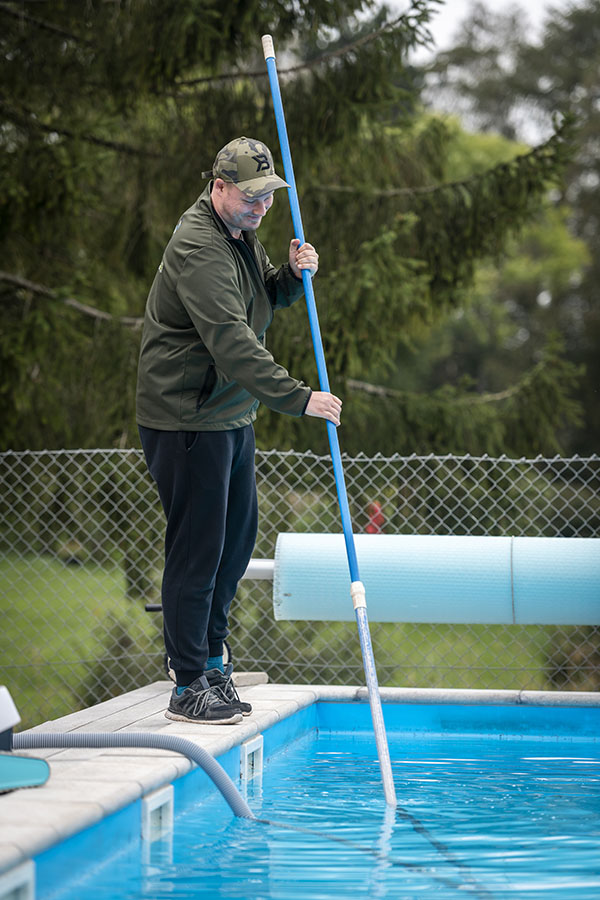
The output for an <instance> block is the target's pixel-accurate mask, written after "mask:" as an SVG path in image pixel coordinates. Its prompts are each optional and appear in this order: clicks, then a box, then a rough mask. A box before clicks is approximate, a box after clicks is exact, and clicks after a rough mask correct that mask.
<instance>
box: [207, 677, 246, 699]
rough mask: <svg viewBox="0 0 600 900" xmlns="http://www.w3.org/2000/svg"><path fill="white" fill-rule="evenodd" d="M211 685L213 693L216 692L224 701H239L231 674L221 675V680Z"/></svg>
mask: <svg viewBox="0 0 600 900" xmlns="http://www.w3.org/2000/svg"><path fill="white" fill-rule="evenodd" d="M211 687H212V689H213V691H214V692H215V694H218V695H219V696H220V697H222V698H223V700H224V701H225V703H231V702H232V701H235V702H237V703H239V702H240V698H239V694H238V692H237V690H236V687H235V685H234V683H233V678H232V677H231V676H227V675H223V678H222V680H221V681H219V682H217V683H216V684H213V685H211Z"/></svg>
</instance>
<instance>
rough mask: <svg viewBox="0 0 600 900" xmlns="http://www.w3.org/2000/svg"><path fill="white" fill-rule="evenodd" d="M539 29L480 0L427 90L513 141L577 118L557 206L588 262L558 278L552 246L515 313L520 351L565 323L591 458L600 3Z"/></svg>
mask: <svg viewBox="0 0 600 900" xmlns="http://www.w3.org/2000/svg"><path fill="white" fill-rule="evenodd" d="M530 33H531V32H530V29H528V28H527V20H526V10H523V11H521V12H520V13H519V11H518V10H513V11H512V12H511V13H510V14H509V15H506V14H501V13H495V12H494V11H493V10H492V9H490V8H488V7H486V6H485V5H484V4H482V3H477V4H474V5H473V8H472V11H471V14H470V16H469V17H468V18H467V20H466V21H465V22H464V23H463V24H462V26H461V28H460V29H459V31H458V33H457V35H456V38H455V40H454V42H453V46H452V47H451V48H450V49H449V50H448V51H445V52H443V53H440V54H438V55H437V57H436V58H435V60H434V63H433V64H432V66H431V67H430V72H429V75H428V83H429V87H428V90H427V93H428V96H429V97H430V99H431V102H432V103H433V104H434V106H436V108H438V109H441V108H443V109H452V110H459V111H460V112H461V115H462V116H463V117H464V120H465V121H467V122H468V123H470V125H471V126H474V127H476V128H478V129H480V130H481V129H483V130H485V131H495V132H498V133H500V134H504V135H507V136H510V137H512V138H514V137H520V138H523V136H526V135H530V134H531V133H532V132H534V133H536V134H542V135H543V134H549V133H550V132H551V130H552V120H553V117H554V116H555V115H556V114H557V113H559V112H561V111H564V110H566V109H569V110H571V111H572V112H573V114H574V115H575V116H576V118H577V152H576V153H575V154H574V155H573V157H572V159H571V160H570V162H569V164H568V166H567V168H566V170H565V176H564V182H563V185H562V187H560V190H559V192H557V193H556V194H555V206H556V214H557V215H559V216H561V217H563V218H566V219H567V221H568V224H569V228H570V230H571V231H572V233H573V234H574V236H575V237H576V238H577V239H579V241H580V242H583V243H584V244H585V245H586V246H587V261H586V262H587V264H586V266H585V267H584V268H582V269H581V270H580V271H579V272H574V273H573V274H572V277H570V278H569V279H568V280H567V281H561V280H560V279H559V280H558V281H557V280H556V279H555V278H554V277H553V275H554V274H555V272H554V271H553V259H555V258H556V247H552V246H550V245H549V246H548V247H547V250H548V253H547V258H546V262H545V270H544V271H543V272H542V271H540V272H539V278H538V291H537V293H536V294H533V296H532V294H531V292H529V293H528V292H522V293H521V294H520V295H519V296H516V297H514V300H515V302H514V305H513V310H512V319H513V321H514V322H515V324H518V325H519V326H520V327H525V328H526V330H527V331H528V332H529V338H528V340H527V341H525V342H524V344H523V346H522V348H521V354H523V353H525V352H526V351H527V350H529V353H530V355H533V354H534V353H535V352H536V350H537V343H536V336H537V335H539V331H540V328H542V327H545V328H546V330H549V329H556V330H558V331H559V332H560V334H561V335H562V338H563V343H564V347H565V358H566V359H567V360H568V361H569V362H571V363H573V364H574V365H577V366H578V367H580V369H581V368H583V371H584V376H583V377H581V378H580V379H579V383H578V385H577V386H576V390H575V393H574V395H573V399H574V400H576V401H577V403H578V404H579V406H580V409H581V415H580V417H579V427H578V428H571V429H570V430H569V432H568V433H567V434H566V436H565V440H564V441H563V444H562V446H563V449H564V450H565V451H566V452H577V453H580V454H583V455H585V454H589V453H596V452H598V447H599V446H600V403H599V402H598V384H599V382H600V354H599V353H598V346H599V344H600V303H599V299H600V296H599V291H598V284H599V283H600V213H599V210H600V204H599V203H598V185H599V184H600V160H599V157H598V153H597V135H598V130H599V128H600V110H599V108H598V103H597V98H598V91H599V89H600V50H599V48H600V4H599V3H598V0H581V2H578V3H577V4H572V5H570V6H569V7H568V8H567V9H566V10H564V11H563V10H558V9H552V8H551V9H550V11H549V13H548V17H547V19H546V21H545V25H544V29H543V32H542V34H541V37H540V39H539V41H533V40H532V39H531V38H530ZM537 299H539V301H540V302H541V304H542V309H541V310H540V309H539V307H538V306H537V305H536V300H537ZM542 320H543V321H542ZM544 323H545V324H544Z"/></svg>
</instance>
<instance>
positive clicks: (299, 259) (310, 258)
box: [290, 238, 319, 278]
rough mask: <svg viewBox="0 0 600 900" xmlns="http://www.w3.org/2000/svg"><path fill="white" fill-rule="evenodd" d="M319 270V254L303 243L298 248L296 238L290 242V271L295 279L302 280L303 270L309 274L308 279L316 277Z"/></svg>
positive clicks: (310, 245)
mask: <svg viewBox="0 0 600 900" xmlns="http://www.w3.org/2000/svg"><path fill="white" fill-rule="evenodd" d="M318 268H319V254H318V253H317V251H316V250H315V248H314V247H313V245H312V244H307V243H304V244H302V246H300V241H299V240H298V238H294V239H293V240H292V241H290V269H291V270H292V272H293V273H294V275H295V276H296V278H302V272H303V270H305V269H307V270H308V271H309V272H310V277H311V278H312V277H313V275H316V273H317V271H318Z"/></svg>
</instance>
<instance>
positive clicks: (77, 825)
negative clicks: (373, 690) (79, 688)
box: [0, 673, 600, 874]
mask: <svg viewBox="0 0 600 900" xmlns="http://www.w3.org/2000/svg"><path fill="white" fill-rule="evenodd" d="M236 682H237V685H238V691H239V693H240V696H241V698H242V699H243V700H247V701H249V702H250V703H252V706H253V713H252V715H251V716H248V717H246V718H245V719H244V721H243V722H241V723H240V724H238V725H231V726H215V725H193V724H191V723H186V722H173V721H171V720H169V719H167V718H165V715H164V711H165V709H166V707H167V705H168V701H169V695H170V692H171V689H172V687H173V685H172V682H170V681H168V680H165V681H158V682H154V683H153V684H149V685H147V686H145V687H142V688H139V689H138V690H135V691H131V692H129V693H127V694H123V695H121V696H119V697H115V698H113V699H112V700H107V701H105V702H104V703H99V704H98V705H97V706H93V707H91V708H89V709H85V710H81V711H79V712H75V713H72V714H70V715H68V716H64V717H63V718H60V719H55V720H53V721H50V722H45V723H43V724H40V725H38V726H36V727H35V728H32V729H29V732H28V733H30V734H35V733H36V732H44V733H49V732H54V733H65V732H74V733H79V734H81V733H85V732H103V733H116V732H125V733H126V732H145V733H151V732H153V733H157V734H163V735H173V736H177V737H183V738H187V739H188V740H191V741H193V742H194V743H196V744H198V745H199V746H201V747H203V748H204V749H205V750H207V751H208V752H209V753H210V754H211V755H212V756H215V757H218V756H221V755H222V754H224V753H226V752H227V751H229V750H231V748H232V747H235V746H237V745H239V744H241V743H243V742H244V741H247V740H249V739H250V738H252V737H254V736H255V735H256V734H260V733H262V732H263V731H265V730H266V729H268V728H270V727H271V726H273V725H275V724H277V723H278V722H280V721H282V720H284V719H286V718H288V717H289V716H291V715H293V714H294V713H296V712H298V711H299V710H301V709H303V708H305V707H308V706H310V705H311V704H313V703H315V702H316V701H318V700H322V701H343V702H352V701H363V702H364V701H366V700H367V699H368V696H367V690H366V688H365V687H345V686H327V685H309V686H307V685H284V684H269V683H267V678H266V675H261V674H260V673H247V674H243V673H241V674H239V675H237V676H236ZM381 698H382V701H383V702H384V703H385V702H386V701H387V702H394V703H413V704H414V703H420V704H423V703H431V704H433V703H437V704H440V703H442V704H443V703H453V704H464V705H475V704H485V705H509V706H596V707H597V706H600V694H598V693H589V692H580V693H575V692H544V691H516V690H497V691H489V690H461V689H448V690H440V689H433V688H432V689H427V688H381ZM14 699H15V700H16V702H17V706H18V698H14ZM15 752H17V753H18V754H19V755H27V756H34V757H38V758H44V759H47V760H48V761H49V763H50V768H51V774H50V778H49V779H48V781H47V782H46V784H45V785H43V786H41V787H36V788H26V789H20V790H16V791H12V792H9V793H6V794H1V795H0V874H1V873H3V872H5V871H7V870H10V869H12V868H13V867H15V866H17V865H19V864H20V863H23V862H25V861H26V860H29V859H31V858H32V857H34V856H36V855H37V854H39V853H42V852H43V851H44V850H47V849H48V848H50V847H52V846H54V845H55V844H58V843H60V842H62V841H64V840H65V839H66V838H68V837H70V836H72V835H74V834H77V833H78V832H80V831H82V830H84V829H86V828H88V827H90V826H91V825H94V824H96V823H97V822H99V821H101V820H102V819H104V818H106V817H107V816H108V815H110V814H111V813H114V812H117V811H118V810H120V809H122V808H123V807H125V806H127V805H129V804H130V803H132V802H134V801H135V800H138V799H139V798H141V797H143V796H145V795H147V794H149V793H151V792H153V791H155V790H157V789H159V788H161V787H163V786H165V785H168V784H171V783H172V782H173V781H174V780H176V779H177V778H179V777H180V776H182V775H185V774H186V773H187V772H189V771H190V769H192V768H193V767H194V763H192V762H191V761H190V760H189V759H188V758H187V757H184V756H181V755H180V754H179V753H174V752H170V751H166V750H151V749H146V748H140V749H137V748H119V749H83V748H82V749H79V748H78V749H68V750H64V749H63V750H28V751H26V750H18V751H15Z"/></svg>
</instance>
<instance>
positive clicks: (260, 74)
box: [177, 0, 437, 87]
mask: <svg viewBox="0 0 600 900" xmlns="http://www.w3.org/2000/svg"><path fill="white" fill-rule="evenodd" d="M434 2H437V0H434ZM425 12H426V13H427V10H425ZM422 15H423V8H422V3H421V2H419V0H416V2H415V3H414V4H413V6H412V7H411V8H410V9H409V10H407V12H405V13H402V15H400V16H398V18H397V19H394V20H393V21H391V22H386V24H385V25H383V26H382V27H381V28H378V29H376V30H375V31H371V32H369V33H368V34H364V35H362V36H361V37H359V38H357V39H356V40H355V41H351V42H350V43H349V44H344V46H343V47H336V48H334V49H332V50H327V51H326V52H324V53H321V54H320V55H319V56H316V57H315V58H314V59H310V60H306V62H302V63H298V64H297V65H295V66H288V67H287V68H285V69H278V75H279V76H280V77H283V76H286V75H297V74H298V73H299V72H306V71H307V70H311V69H314V68H316V67H317V66H320V65H321V63H324V62H329V61H330V60H333V59H340V58H342V57H344V56H346V55H347V54H349V53H352V51H353V50H357V49H358V48H360V47H364V46H366V45H367V44H370V43H371V42H372V41H375V40H377V39H378V38H380V37H382V36H383V35H385V34H387V33H389V32H390V31H393V30H394V29H396V28H399V27H401V26H402V25H405V26H406V27H407V28H409V29H411V30H413V31H414V33H415V43H420V44H422V45H423V46H427V45H428V44H430V43H431V42H432V40H433V39H432V36H431V34H430V33H429V32H428V31H425V32H424V33H420V32H419V26H420V24H421V22H420V17H421V16H422ZM415 16H416V17H417V26H415V25H414V24H413V20H414V18H415ZM266 77H267V71H266V69H265V68H263V69H260V70H259V71H253V72H224V73H223V74H222V75H206V76H204V77H203V78H191V79H186V80H182V81H178V82H177V86H178V87H192V86H193V85H196V84H210V83H213V82H218V81H235V80H237V79H238V78H252V79H255V78H266Z"/></svg>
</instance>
